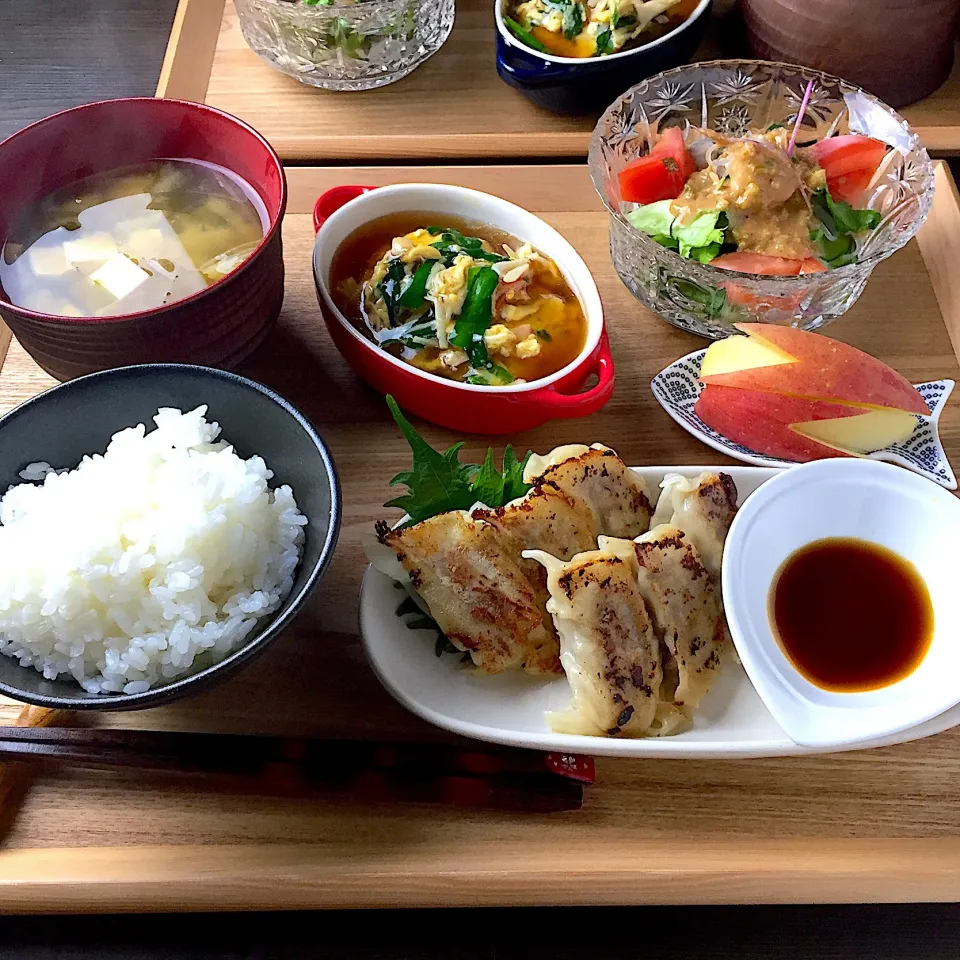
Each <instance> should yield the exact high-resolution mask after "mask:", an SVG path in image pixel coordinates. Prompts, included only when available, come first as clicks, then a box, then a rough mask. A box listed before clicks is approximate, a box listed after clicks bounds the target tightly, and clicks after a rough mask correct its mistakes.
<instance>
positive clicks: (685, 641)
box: [634, 525, 725, 715]
mask: <svg viewBox="0 0 960 960" xmlns="http://www.w3.org/2000/svg"><path fill="white" fill-rule="evenodd" d="M634 550H635V552H636V557H637V565H638V568H639V569H638V584H639V588H640V593H641V594H642V595H643V597H644V599H645V600H646V602H647V607H648V609H649V611H650V614H651V616H652V617H653V622H654V625H655V627H656V630H657V633H658V634H659V635H660V637H661V639H662V640H663V643H664V646H665V647H666V650H667V653H668V655H669V656H670V657H671V658H672V659H673V660H674V661H675V663H676V667H677V674H678V677H677V687H676V690H675V691H673V692H672V697H673V702H674V704H675V705H676V706H677V707H679V708H680V709H682V710H683V711H684V713H686V714H687V715H689V714H690V713H691V712H692V711H693V710H694V709H695V708H696V706H697V704H698V703H699V702H700V699H701V698H702V697H703V696H704V694H706V692H707V691H708V690H709V689H710V686H711V684H712V683H713V679H714V677H715V676H716V673H717V671H718V670H719V668H720V663H721V653H722V650H723V644H724V639H725V630H724V621H723V615H722V613H721V608H720V597H719V593H718V592H717V591H716V590H715V589H714V586H713V583H712V582H711V579H710V575H709V573H708V572H707V569H706V567H705V566H704V565H703V563H702V562H701V560H700V555H699V554H698V553H697V550H696V548H695V547H694V546H693V544H692V543H691V542H690V541H689V539H688V538H687V537H686V536H685V534H684V533H683V531H682V530H679V529H677V528H676V527H673V526H667V525H664V526H658V527H655V528H654V529H653V530H651V531H650V532H649V533H647V534H644V535H643V536H642V537H640V538H639V540H638V541H637V542H636V543H635V544H634ZM664 693H667V691H664Z"/></svg>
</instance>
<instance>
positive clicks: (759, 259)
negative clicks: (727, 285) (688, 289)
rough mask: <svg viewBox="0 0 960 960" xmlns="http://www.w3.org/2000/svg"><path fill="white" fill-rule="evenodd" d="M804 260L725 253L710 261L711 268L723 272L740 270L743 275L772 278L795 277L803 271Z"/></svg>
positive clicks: (765, 255)
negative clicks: (716, 268)
mask: <svg viewBox="0 0 960 960" xmlns="http://www.w3.org/2000/svg"><path fill="white" fill-rule="evenodd" d="M805 262H806V261H804V260H788V259H787V258H786V257H770V256H768V255H767V254H765V253H725V254H723V256H721V257H715V258H714V259H713V260H711V261H710V266H711V267H719V268H720V269H721V270H739V271H740V272H741V273H759V274H765V275H767V276H771V277H795V276H796V275H797V274H798V273H800V272H801V270H802V269H803V265H804V263H805Z"/></svg>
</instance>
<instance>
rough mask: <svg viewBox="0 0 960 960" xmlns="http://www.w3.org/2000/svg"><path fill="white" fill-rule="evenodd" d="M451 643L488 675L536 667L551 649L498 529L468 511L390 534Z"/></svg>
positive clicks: (389, 541) (530, 592)
mask: <svg viewBox="0 0 960 960" xmlns="http://www.w3.org/2000/svg"><path fill="white" fill-rule="evenodd" d="M383 542H384V543H386V544H387V545H388V546H390V547H392V548H393V549H394V550H395V551H396V553H397V558H398V559H399V560H400V563H401V564H403V566H404V568H405V569H406V570H407V571H408V572H409V573H410V579H411V581H412V582H413V586H414V589H415V590H416V591H417V593H419V594H420V596H421V597H422V598H423V599H424V601H425V602H426V604H427V606H428V607H429V608H430V613H431V615H432V616H433V618H434V619H435V620H436V621H437V624H438V625H439V627H440V629H441V630H442V631H443V632H444V633H445V634H446V636H447V638H448V639H449V640H450V641H451V642H453V643H455V644H456V645H457V646H459V647H461V648H462V649H464V650H469V651H470V652H471V653H472V654H473V658H474V662H475V663H476V664H477V665H478V666H479V667H480V668H481V669H482V670H484V671H485V672H486V673H500V672H501V671H503V670H507V669H510V668H511V667H517V666H520V665H522V664H524V663H526V662H527V661H530V662H534V663H535V662H537V661H538V660H539V658H540V649H541V647H543V646H544V645H546V646H547V647H548V648H549V646H550V638H549V635H548V633H547V631H546V629H545V627H544V625H543V614H542V611H541V608H540V606H539V605H538V603H537V600H536V597H535V594H534V590H533V588H532V586H531V585H530V583H529V582H528V581H527V578H526V577H525V576H524V574H523V572H522V571H521V570H520V568H519V567H518V566H517V564H516V563H515V562H514V561H513V559H511V557H510V556H508V555H507V554H506V553H505V552H504V551H503V549H502V547H501V543H500V539H499V535H498V533H497V530H496V528H494V527H493V526H491V525H490V524H487V523H483V522H482V521H476V520H473V519H471V518H470V516H469V515H468V514H467V513H465V512H463V511H452V512H450V513H442V514H439V515H438V516H436V517H431V518H430V519H429V520H423V521H422V522H420V523H417V524H415V525H414V526H412V527H406V528H404V529H400V530H393V531H390V532H389V533H386V534H385V535H384V537H383Z"/></svg>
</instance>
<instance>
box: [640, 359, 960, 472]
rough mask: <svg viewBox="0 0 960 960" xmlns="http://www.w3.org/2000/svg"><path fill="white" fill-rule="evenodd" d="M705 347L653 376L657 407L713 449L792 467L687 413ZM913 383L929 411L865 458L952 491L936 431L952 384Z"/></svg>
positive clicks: (747, 460) (694, 396)
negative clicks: (906, 435)
mask: <svg viewBox="0 0 960 960" xmlns="http://www.w3.org/2000/svg"><path fill="white" fill-rule="evenodd" d="M706 352H707V351H706V350H697V351H695V352H694V353H688V354H687V355H686V356H685V357H681V358H680V359H679V360H677V361H675V362H674V363H671V364H670V366H669V367H667V368H666V369H665V370H661V371H660V373H658V374H657V375H656V376H655V377H654V378H653V380H652V381H651V383H650V389H651V390H653V395H654V396H655V397H656V398H657V401H658V402H659V404H660V406H661V407H663V409H664V410H666V411H667V413H668V414H669V415H670V416H671V417H672V418H673V419H674V420H676V422H677V423H679V424H680V426H681V427H683V428H684V429H685V430H686V431H688V432H689V433H692V434H693V435H694V436H695V437H696V438H697V439H698V440H702V441H703V442H704V443H705V444H706V445H707V446H708V447H713V449H714V450H719V451H720V452H721V453H725V454H727V456H729V457H733V458H734V459H736V460H742V461H743V462H744V463H752V464H755V465H756V466H758V467H793V466H796V464H795V463H794V462H793V461H791V460H780V459H779V458H778V457H768V456H766V455H764V454H762V453H757V452H756V451H755V450H750V449H749V448H748V447H743V446H741V445H740V444H739V443H734V442H733V441H732V440H728V439H727V438H726V437H725V436H723V434H721V433H717V431H716V430H713V429H711V428H710V427H708V426H707V425H706V424H705V423H704V422H703V421H702V420H701V419H700V418H699V417H698V416H697V415H696V414H695V413H694V412H693V405H694V404H695V403H696V402H697V397H699V396H700V391H701V390H702V389H703V385H702V384H701V383H700V380H699V379H698V378H699V376H700V364H701V363H702V362H703V357H704V354H705V353H706ZM915 386H916V388H917V390H919V391H920V395H921V396H922V397H923V399H924V400H926V401H927V406H929V407H930V411H931V413H930V416H929V417H921V416H918V417H917V426H916V429H915V430H914V431H913V436H911V437H910V439H909V440H907V442H906V443H895V444H893V445H892V446H889V447H885V448H884V449H883V450H876V451H874V452H873V453H870V454H867V456H868V458H869V459H870V460H887V461H889V462H890V463H897V464H899V465H900V466H901V467H906V468H907V469H908V470H912V471H913V472H914V473H919V474H920V475H921V476H923V477H927V479H929V480H933V482H934V483H939V484H940V486H941V487H946V488H947V489H948V490H956V489H957V478H956V477H955V476H954V473H953V470H952V469H951V468H950V464H949V462H948V461H947V455H946V454H945V453H944V451H943V445H942V444H941V443H940V436H939V434H938V433H937V425H938V423H939V420H940V411H941V410H943V407H944V404H945V403H946V402H947V397H949V396H950V394H951V393H952V392H953V388H954V386H955V384H954V382H953V380H932V381H931V382H930V383H918V384H916V385H915Z"/></svg>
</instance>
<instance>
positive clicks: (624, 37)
mask: <svg viewBox="0 0 960 960" xmlns="http://www.w3.org/2000/svg"><path fill="white" fill-rule="evenodd" d="M679 2H680V0H523V2H521V3H517V4H516V5H515V6H513V8H512V11H511V14H512V16H513V18H515V19H516V21H517V22H518V23H519V24H520V26H521V27H523V29H524V30H528V31H529V32H530V33H531V34H532V36H533V38H534V40H536V41H538V42H539V43H541V44H542V45H543V46H544V47H546V49H547V51H548V52H549V53H552V54H554V55H555V56H558V57H578V58H584V57H596V56H602V55H604V54H611V53H617V52H619V51H620V50H622V49H623V48H624V47H625V46H626V45H627V44H628V43H630V42H631V41H632V40H636V39H637V38H638V37H640V35H641V34H642V33H644V31H646V30H647V29H648V28H649V27H650V25H651V23H652V22H653V21H655V20H657V18H658V17H663V15H664V14H666V13H667V11H668V10H670V8H671V7H674V6H676V5H677V4H678V3H679Z"/></svg>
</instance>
